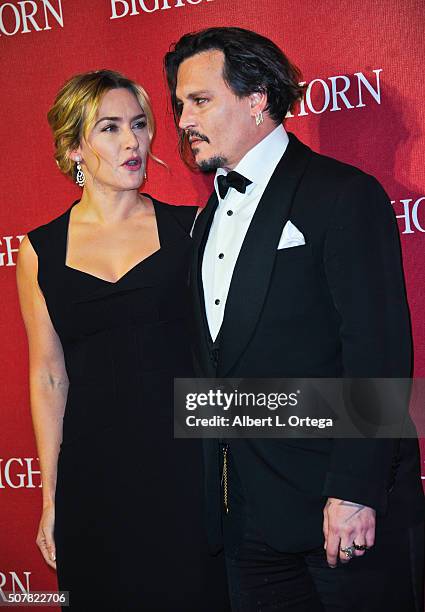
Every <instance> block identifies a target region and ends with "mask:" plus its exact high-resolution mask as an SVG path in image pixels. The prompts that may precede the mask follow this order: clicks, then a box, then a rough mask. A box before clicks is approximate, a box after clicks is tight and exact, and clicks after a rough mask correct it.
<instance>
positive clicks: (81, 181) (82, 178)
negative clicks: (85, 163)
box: [75, 158, 86, 187]
mask: <svg viewBox="0 0 425 612" xmlns="http://www.w3.org/2000/svg"><path fill="white" fill-rule="evenodd" d="M80 162H81V158H79V159H78V160H77V161H76V162H75V163H76V164H77V174H76V176H75V182H76V183H77V185H78V186H79V187H84V184H85V182H86V175H85V174H84V172H83V170H82V168H81V164H80Z"/></svg>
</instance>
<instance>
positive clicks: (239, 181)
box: [217, 170, 252, 199]
mask: <svg viewBox="0 0 425 612" xmlns="http://www.w3.org/2000/svg"><path fill="white" fill-rule="evenodd" d="M251 183H252V181H249V180H248V179H247V178H245V177H244V176H242V174H239V173H238V172H235V171H234V170H232V171H231V172H229V173H228V174H220V175H219V176H218V177H217V185H218V193H219V194H220V198H221V199H223V198H224V197H226V193H227V192H228V191H229V189H231V188H232V187H233V189H236V191H239V193H245V191H246V188H247V187H248V185H251Z"/></svg>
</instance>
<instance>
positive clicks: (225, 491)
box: [221, 445, 229, 514]
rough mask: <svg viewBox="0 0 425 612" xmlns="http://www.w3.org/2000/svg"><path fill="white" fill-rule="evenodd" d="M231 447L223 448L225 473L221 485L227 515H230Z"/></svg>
mask: <svg viewBox="0 0 425 612" xmlns="http://www.w3.org/2000/svg"><path fill="white" fill-rule="evenodd" d="M228 448H229V447H228V446H227V445H226V446H224V447H223V473H222V476H221V483H222V485H223V501H224V510H225V512H226V514H228V513H229V503H228V502H229V492H228V481H227V477H228V474H227V449H228Z"/></svg>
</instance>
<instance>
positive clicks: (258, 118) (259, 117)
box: [255, 111, 264, 127]
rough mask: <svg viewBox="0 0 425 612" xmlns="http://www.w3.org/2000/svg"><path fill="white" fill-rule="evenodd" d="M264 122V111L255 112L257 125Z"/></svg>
mask: <svg viewBox="0 0 425 612" xmlns="http://www.w3.org/2000/svg"><path fill="white" fill-rule="evenodd" d="M262 123H264V116H263V111H258V113H255V125H256V126H257V127H258V126H259V125H261V124H262Z"/></svg>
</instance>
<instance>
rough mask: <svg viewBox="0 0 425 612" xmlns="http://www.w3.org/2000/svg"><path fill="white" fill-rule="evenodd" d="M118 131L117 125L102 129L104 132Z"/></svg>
mask: <svg viewBox="0 0 425 612" xmlns="http://www.w3.org/2000/svg"><path fill="white" fill-rule="evenodd" d="M117 129H118V127H117V126H116V125H114V124H113V123H111V124H110V125H106V126H105V127H104V128H103V129H102V132H115V131H116V130H117Z"/></svg>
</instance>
